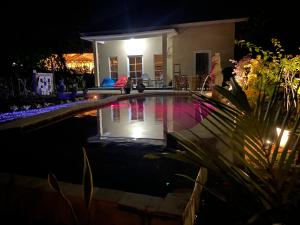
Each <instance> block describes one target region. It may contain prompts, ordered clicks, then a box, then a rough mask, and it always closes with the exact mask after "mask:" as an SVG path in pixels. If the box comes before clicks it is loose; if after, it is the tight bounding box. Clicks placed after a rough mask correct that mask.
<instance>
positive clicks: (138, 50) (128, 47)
mask: <svg viewBox="0 0 300 225" xmlns="http://www.w3.org/2000/svg"><path fill="white" fill-rule="evenodd" d="M124 48H125V51H126V53H127V55H143V53H144V51H145V40H144V39H130V40H126V41H125V42H124Z"/></svg>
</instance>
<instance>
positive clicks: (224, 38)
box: [173, 23, 235, 75]
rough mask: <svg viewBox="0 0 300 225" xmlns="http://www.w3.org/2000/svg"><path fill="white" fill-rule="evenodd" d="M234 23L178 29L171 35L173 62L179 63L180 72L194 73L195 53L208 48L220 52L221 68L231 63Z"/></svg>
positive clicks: (212, 51) (213, 52)
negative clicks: (176, 32) (174, 34)
mask: <svg viewBox="0 0 300 225" xmlns="http://www.w3.org/2000/svg"><path fill="white" fill-rule="evenodd" d="M234 33H235V24H234V23H220V24H212V25H202V26H195V27H184V28H180V29H178V35H176V36H174V37H173V64H178V63H179V64H180V65H181V74H184V75H195V73H196V65H195V61H196V59H195V53H196V52H200V51H206V50H209V51H210V53H211V56H213V55H214V54H215V53H216V52H219V53H220V56H221V65H222V69H223V68H225V67H227V66H230V65H232V64H231V63H230V62H229V59H233V57H234Z"/></svg>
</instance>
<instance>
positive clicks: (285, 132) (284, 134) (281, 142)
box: [276, 127, 290, 148]
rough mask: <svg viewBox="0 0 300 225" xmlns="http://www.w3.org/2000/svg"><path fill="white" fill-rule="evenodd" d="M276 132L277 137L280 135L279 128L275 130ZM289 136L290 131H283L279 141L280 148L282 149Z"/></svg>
mask: <svg viewBox="0 0 300 225" xmlns="http://www.w3.org/2000/svg"><path fill="white" fill-rule="evenodd" d="M276 131H277V135H278V136H279V135H280V132H281V129H280V128H278V127H277V128H276ZM289 136H290V131H288V130H284V131H283V134H282V137H281V140H280V144H279V145H280V147H282V148H283V147H284V146H285V145H286V143H287V141H288V139H289Z"/></svg>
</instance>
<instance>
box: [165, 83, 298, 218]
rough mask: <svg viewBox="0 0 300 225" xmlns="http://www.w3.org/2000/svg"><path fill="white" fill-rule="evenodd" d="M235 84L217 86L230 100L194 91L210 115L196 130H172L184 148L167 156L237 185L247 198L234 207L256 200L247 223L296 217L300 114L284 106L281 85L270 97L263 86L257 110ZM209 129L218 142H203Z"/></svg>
mask: <svg viewBox="0 0 300 225" xmlns="http://www.w3.org/2000/svg"><path fill="white" fill-rule="evenodd" d="M261 84H262V83H261ZM231 86H232V91H229V90H227V89H225V88H222V87H220V86H216V89H217V91H218V92H219V93H220V94H221V95H222V96H224V97H226V98H227V100H228V102H227V103H224V102H220V101H217V100H214V99H212V98H207V97H206V96H204V95H201V94H197V93H193V94H194V95H193V96H194V98H195V100H196V101H198V103H199V104H200V105H201V107H200V109H201V110H202V112H204V113H209V116H207V117H205V119H204V120H203V121H202V122H201V123H199V124H198V125H197V126H196V127H195V128H193V129H189V130H186V131H185V132H175V133H173V136H174V137H175V138H176V139H177V142H178V143H179V145H180V146H182V147H183V148H184V150H185V151H184V152H182V151H177V152H176V153H169V154H168V155H167V156H168V157H171V158H176V159H181V160H185V161H189V162H191V163H193V164H195V165H198V166H203V167H206V168H208V170H209V173H215V174H219V175H222V176H223V177H225V178H226V179H229V180H230V181H231V183H233V184H235V185H238V186H239V187H240V190H243V191H245V193H247V195H246V196H247V197H249V199H248V200H249V201H248V200H246V199H240V200H241V201H240V203H239V205H238V206H237V207H236V209H243V207H246V205H243V203H246V204H248V205H249V204H250V203H249V202H250V201H252V200H253V201H252V203H253V204H254V205H252V207H248V208H247V209H248V212H247V213H246V216H248V223H252V222H257V221H261V218H264V219H266V218H267V220H263V221H264V222H263V223H264V224H267V223H268V222H271V223H275V222H288V221H292V218H295V216H297V214H295V212H297V210H299V207H300V194H299V191H298V190H299V188H300V167H299V164H298V165H296V164H297V163H299V162H297V157H299V152H300V143H299V142H300V118H299V117H300V116H299V115H298V114H296V111H295V107H294V105H291V106H290V107H289V108H288V110H286V108H285V107H284V104H283V102H284V101H283V99H282V98H281V96H280V94H279V89H280V87H279V86H278V85H275V87H274V90H273V94H272V95H271V96H270V97H268V95H267V94H266V92H265V91H263V89H262V88H261V89H260V91H259V92H258V96H257V101H256V104H255V106H254V108H252V107H251V106H250V104H249V102H248V99H247V96H246V94H245V93H244V92H243V90H242V88H241V87H240V86H239V85H238V83H237V82H236V81H235V80H234V79H231ZM207 103H209V104H207ZM212 107H213V108H214V110H213V111H211V108H212ZM203 128H204V129H203ZM276 129H277V130H280V132H279V133H277V132H276ZM284 130H289V132H290V136H289V138H288V139H287V142H286V144H284V145H283V143H282V140H283V135H284ZM205 132H206V133H207V132H209V133H210V134H211V136H212V137H214V139H215V140H216V141H217V145H216V146H215V145H212V144H207V143H206V142H205V140H206V139H205V137H203V134H204V133H205ZM298 160H299V158H298ZM278 212H279V213H278ZM293 212H294V215H293V214H292V213H293ZM293 216H294V217H293Z"/></svg>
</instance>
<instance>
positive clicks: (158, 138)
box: [0, 96, 205, 196]
mask: <svg viewBox="0 0 300 225" xmlns="http://www.w3.org/2000/svg"><path fill="white" fill-rule="evenodd" d="M203 116H205V115H203V114H201V113H200V112H199V106H198V105H197V104H195V103H193V102H192V100H191V99H190V98H189V97H172V96H163V97H146V98H138V99H130V100H124V101H120V102H118V103H114V104H111V105H109V106H106V107H104V108H101V109H96V110H92V111H88V112H83V113H80V114H78V115H76V116H74V117H72V118H69V119H66V120H63V121H61V122H59V123H56V124H52V125H49V126H46V127H43V128H40V129H36V130H33V131H29V132H26V133H15V134H13V135H12V134H6V135H1V143H2V145H1V146H2V147H1V154H2V156H1V159H0V160H1V162H0V168H1V172H15V173H18V174H24V175H33V176H38V177H43V178H46V177H47V174H48V173H49V172H52V173H54V174H55V175H56V176H57V178H58V179H59V180H60V181H65V182H71V183H79V184H80V183H81V178H82V167H83V161H82V147H84V148H85V149H86V151H87V154H88V157H89V160H90V164H91V168H92V172H93V178H94V185H95V186H98V187H105V188H112V189H118V190H123V191H129V192H135V193H142V194H149V195H155V196H165V195H166V194H167V193H168V192H172V191H174V190H175V189H182V188H191V187H192V186H193V184H192V183H191V182H190V181H187V180H185V179H184V178H181V177H178V176H176V175H174V174H175V173H182V174H187V175H190V176H192V177H195V175H196V173H197V172H198V168H194V167H192V166H190V165H188V164H185V163H182V162H179V161H175V160H171V159H168V158H160V159H157V160H149V159H146V158H145V157H144V155H145V154H147V153H149V152H170V151H174V150H175V149H174V148H172V147H166V145H165V143H166V136H167V135H166V134H167V133H169V132H173V131H180V130H182V129H185V128H191V127H193V126H195V125H196V124H197V123H198V122H199V121H201V119H202V117H203Z"/></svg>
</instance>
